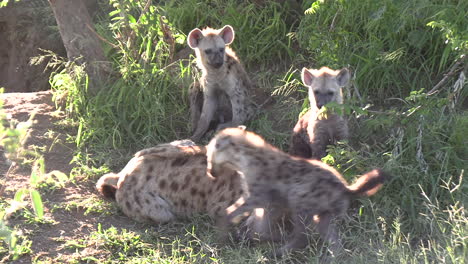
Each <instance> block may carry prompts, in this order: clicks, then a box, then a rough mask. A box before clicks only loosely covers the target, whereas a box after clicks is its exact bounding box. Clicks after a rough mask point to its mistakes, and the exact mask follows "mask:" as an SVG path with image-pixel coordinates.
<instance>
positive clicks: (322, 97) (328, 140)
mask: <svg viewBox="0 0 468 264" xmlns="http://www.w3.org/2000/svg"><path fill="white" fill-rule="evenodd" d="M349 79H350V74H349V71H348V69H346V68H344V69H341V70H336V71H335V70H331V69H329V68H327V67H322V68H321V69H320V70H315V69H307V68H303V69H302V82H303V83H304V85H305V86H308V88H309V101H310V110H309V111H307V113H306V114H304V115H303V116H302V117H301V118H299V120H298V122H297V124H296V126H295V127H294V130H293V135H292V138H291V146H290V149H289V153H290V154H291V155H294V156H299V157H303V158H312V159H321V158H323V157H324V156H326V148H327V145H330V144H335V143H336V141H338V140H343V139H346V138H347V137H348V125H347V122H346V120H345V119H344V118H343V117H342V116H341V115H337V114H327V115H326V116H323V115H320V112H319V110H320V108H322V106H324V105H326V104H327V103H330V102H336V103H339V104H342V103H343V95H342V91H341V87H343V86H345V85H346V84H347V83H348V81H349Z"/></svg>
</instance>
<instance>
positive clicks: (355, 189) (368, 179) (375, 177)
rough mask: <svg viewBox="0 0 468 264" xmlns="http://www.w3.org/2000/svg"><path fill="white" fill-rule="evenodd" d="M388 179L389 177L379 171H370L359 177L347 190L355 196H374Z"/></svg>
mask: <svg viewBox="0 0 468 264" xmlns="http://www.w3.org/2000/svg"><path fill="white" fill-rule="evenodd" d="M389 178H390V175H389V174H387V173H386V172H384V171H382V170H381V169H375V170H372V171H370V172H368V173H366V174H364V175H362V176H361V177H359V179H358V180H357V181H356V182H355V183H354V184H352V185H350V186H348V190H349V191H350V192H351V193H352V194H355V195H365V196H371V195H373V194H375V193H376V192H377V191H378V190H379V189H380V187H382V185H383V183H384V182H385V181H386V180H388V179H389Z"/></svg>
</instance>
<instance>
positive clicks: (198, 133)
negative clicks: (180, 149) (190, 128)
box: [191, 95, 217, 142]
mask: <svg viewBox="0 0 468 264" xmlns="http://www.w3.org/2000/svg"><path fill="white" fill-rule="evenodd" d="M216 100H217V99H216V97H215V96H214V95H205V96H204V98H203V107H202V112H201V115H200V120H198V124H197V129H196V130H195V133H194V134H193V136H192V138H191V139H192V140H193V141H195V142H197V141H199V140H200V139H201V138H202V137H203V135H204V134H205V133H206V131H207V130H208V127H209V126H210V122H211V120H213V116H214V113H215V111H216V107H217V101H216Z"/></svg>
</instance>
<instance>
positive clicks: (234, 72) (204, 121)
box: [187, 25, 253, 141]
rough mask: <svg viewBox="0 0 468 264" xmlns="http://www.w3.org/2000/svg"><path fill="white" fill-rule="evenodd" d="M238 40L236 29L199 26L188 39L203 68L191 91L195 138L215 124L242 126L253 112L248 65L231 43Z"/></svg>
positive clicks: (223, 126)
mask: <svg viewBox="0 0 468 264" xmlns="http://www.w3.org/2000/svg"><path fill="white" fill-rule="evenodd" d="M233 40H234V29H233V28H232V27H231V26H229V25H227V26H224V27H223V28H222V29H218V30H216V29H212V28H205V29H203V30H200V29H198V28H196V29H194V30H192V31H191V32H190V33H189V35H188V38H187V41H188V45H189V46H190V48H192V49H194V50H195V54H196V56H197V65H198V67H199V68H200V69H201V71H202V76H201V78H200V80H198V81H195V82H194V84H193V85H192V86H191V88H190V91H189V97H190V98H189V99H190V114H191V122H192V128H193V129H194V133H193V136H192V140H194V141H198V140H200V139H201V138H202V137H203V136H204V135H205V133H206V132H207V131H208V130H209V129H210V127H212V126H214V127H215V129H221V128H225V127H230V126H238V125H242V124H243V123H244V122H246V121H247V120H249V119H250V118H251V117H252V114H253V106H252V103H251V102H250V101H249V100H250V98H249V95H248V94H249V91H250V90H251V89H252V84H251V82H250V79H249V77H248V76H247V73H246V72H245V70H244V67H243V66H242V64H241V63H240V61H239V59H238V58H237V57H236V54H235V53H234V51H233V50H232V49H231V48H230V47H229V46H228V45H229V44H231V43H232V41H233Z"/></svg>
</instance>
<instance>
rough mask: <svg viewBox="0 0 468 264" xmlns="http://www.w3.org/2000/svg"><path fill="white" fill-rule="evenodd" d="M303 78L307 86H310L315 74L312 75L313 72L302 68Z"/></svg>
mask: <svg viewBox="0 0 468 264" xmlns="http://www.w3.org/2000/svg"><path fill="white" fill-rule="evenodd" d="M301 79H302V83H303V84H304V85H305V86H310V85H312V81H313V80H314V75H312V73H311V72H310V71H309V70H308V69H307V68H302V72H301Z"/></svg>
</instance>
